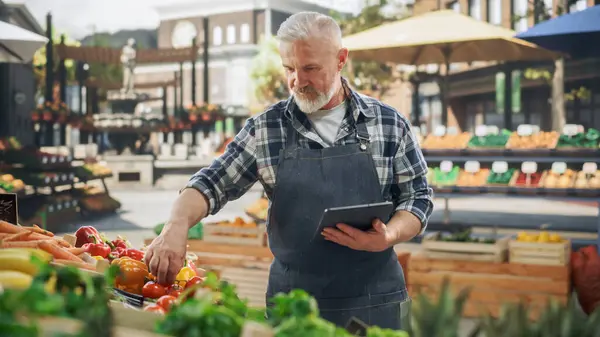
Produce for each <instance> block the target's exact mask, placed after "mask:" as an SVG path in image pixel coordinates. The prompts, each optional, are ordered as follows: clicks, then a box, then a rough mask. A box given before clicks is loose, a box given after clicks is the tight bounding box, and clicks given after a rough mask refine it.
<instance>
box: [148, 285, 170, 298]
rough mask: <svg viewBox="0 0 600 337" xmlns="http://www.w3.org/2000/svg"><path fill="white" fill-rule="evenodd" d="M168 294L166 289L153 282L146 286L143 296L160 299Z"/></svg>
mask: <svg viewBox="0 0 600 337" xmlns="http://www.w3.org/2000/svg"><path fill="white" fill-rule="evenodd" d="M166 294H167V290H166V289H165V287H163V286H161V285H160V284H158V283H154V282H152V281H150V282H148V283H146V284H144V287H143V288H142V295H143V296H144V297H147V298H159V297H161V296H164V295H166Z"/></svg>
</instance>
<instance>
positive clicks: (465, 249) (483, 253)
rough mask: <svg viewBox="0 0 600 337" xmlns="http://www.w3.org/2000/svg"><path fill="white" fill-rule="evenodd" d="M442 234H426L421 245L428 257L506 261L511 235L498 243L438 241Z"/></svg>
mask: <svg viewBox="0 0 600 337" xmlns="http://www.w3.org/2000/svg"><path fill="white" fill-rule="evenodd" d="M440 236H441V233H439V232H434V233H430V234H428V235H426V236H425V238H424V239H423V241H422V243H421V246H422V247H423V253H424V254H425V255H426V256H427V257H430V258H434V259H453V260H467V261H487V262H494V263H501V262H504V261H506V258H507V252H508V241H509V240H510V237H504V238H501V239H498V240H496V243H493V244H492V243H473V242H446V241H438V239H439V238H440Z"/></svg>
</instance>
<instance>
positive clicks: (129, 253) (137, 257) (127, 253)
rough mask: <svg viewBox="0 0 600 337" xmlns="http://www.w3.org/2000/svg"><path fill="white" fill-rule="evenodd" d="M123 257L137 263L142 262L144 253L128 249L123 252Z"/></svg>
mask: <svg viewBox="0 0 600 337" xmlns="http://www.w3.org/2000/svg"><path fill="white" fill-rule="evenodd" d="M125 256H128V257H130V258H132V259H134V260H137V261H142V259H143V258H144V252H142V251H141V250H137V249H132V248H129V249H127V250H126V251H125Z"/></svg>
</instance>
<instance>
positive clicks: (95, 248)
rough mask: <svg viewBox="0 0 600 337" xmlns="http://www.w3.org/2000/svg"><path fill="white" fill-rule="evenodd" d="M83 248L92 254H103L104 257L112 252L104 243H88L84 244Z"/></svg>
mask: <svg viewBox="0 0 600 337" xmlns="http://www.w3.org/2000/svg"><path fill="white" fill-rule="evenodd" d="M83 248H84V249H85V250H86V252H88V253H89V254H90V255H92V256H101V257H103V258H107V257H108V254H110V247H109V246H108V245H107V244H105V243H103V242H100V243H86V244H85V245H83Z"/></svg>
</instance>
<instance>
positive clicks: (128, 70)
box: [121, 38, 136, 96]
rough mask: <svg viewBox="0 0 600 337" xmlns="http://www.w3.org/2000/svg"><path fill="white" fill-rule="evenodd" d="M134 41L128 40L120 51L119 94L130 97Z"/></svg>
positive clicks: (133, 66)
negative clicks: (120, 76) (120, 77)
mask: <svg viewBox="0 0 600 337" xmlns="http://www.w3.org/2000/svg"><path fill="white" fill-rule="evenodd" d="M134 46H135V40H134V39H131V38H130V39H128V40H127V44H126V45H125V46H123V49H121V64H122V65H123V88H121V93H122V94H124V95H126V96H130V95H133V84H134V79H135V76H134V69H135V58H136V51H135V47H134Z"/></svg>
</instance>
